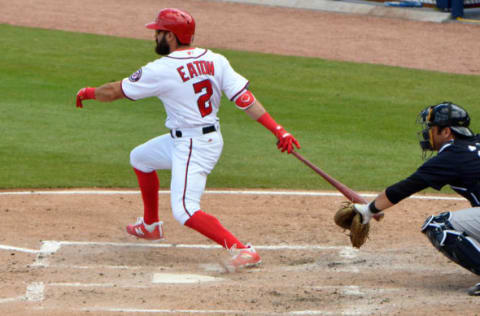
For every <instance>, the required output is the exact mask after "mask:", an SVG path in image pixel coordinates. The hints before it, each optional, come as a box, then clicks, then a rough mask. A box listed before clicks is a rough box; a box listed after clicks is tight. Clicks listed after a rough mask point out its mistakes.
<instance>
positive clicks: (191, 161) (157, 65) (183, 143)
mask: <svg viewBox="0 0 480 316" xmlns="http://www.w3.org/2000/svg"><path fill="white" fill-rule="evenodd" d="M247 86H248V81H247V80H246V79H245V78H244V77H242V76H241V75H239V74H238V73H236V72H235V71H234V70H233V69H232V67H231V66H230V63H229V62H228V60H227V59H226V58H225V57H223V56H222V55H219V54H216V53H213V52H211V51H210V50H206V49H201V48H191V49H186V50H179V51H174V52H172V53H171V54H169V55H168V56H165V57H163V58H160V59H157V60H155V61H153V62H151V63H149V64H147V65H146V66H144V67H142V68H141V69H139V70H138V71H137V72H135V73H134V74H132V75H131V76H130V77H129V78H125V79H123V80H122V89H123V92H124V94H125V96H126V97H127V98H129V99H132V100H137V99H141V98H146V97H152V96H156V97H158V98H159V99H160V100H161V101H162V102H163V105H164V106H165V110H166V112H167V120H166V123H165V125H166V127H167V128H169V129H171V130H173V131H172V133H170V134H164V135H161V136H158V137H155V138H153V139H151V140H149V141H147V142H145V143H144V144H141V145H139V146H137V147H136V148H134V149H133V150H132V152H131V153H130V163H131V165H132V166H133V167H134V168H135V169H137V170H140V171H143V172H147V173H148V172H152V171H154V170H159V169H170V170H171V171H172V172H171V174H172V178H171V182H170V202H171V207H172V212H173V215H174V217H175V219H176V220H177V221H178V222H180V223H181V224H184V223H185V222H186V221H187V220H188V219H189V218H190V217H191V216H192V215H193V214H194V213H195V212H197V211H198V210H200V199H201V196H202V195H203V192H204V190H205V185H206V182H207V175H208V174H209V173H210V172H211V171H212V169H213V168H214V167H215V165H216V163H217V161H218V159H219V158H220V155H221V153H222V148H223V139H222V134H221V132H220V128H219V123H218V118H217V112H218V109H219V106H220V99H221V96H222V91H223V92H224V93H225V95H226V96H227V97H228V98H229V99H230V100H234V99H235V98H236V97H237V96H238V95H240V94H241V93H242V92H243V91H244V90H245V89H246V88H247ZM212 125H213V126H214V127H215V128H214V129H212V128H208V130H207V132H204V128H207V127H208V126H210V127H211V126H212ZM176 132H181V133H179V134H177V133H176Z"/></svg>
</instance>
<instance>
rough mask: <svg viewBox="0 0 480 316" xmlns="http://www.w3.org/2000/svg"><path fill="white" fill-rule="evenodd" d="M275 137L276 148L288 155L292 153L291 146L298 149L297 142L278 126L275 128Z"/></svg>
mask: <svg viewBox="0 0 480 316" xmlns="http://www.w3.org/2000/svg"><path fill="white" fill-rule="evenodd" d="M275 136H277V138H278V142H277V148H278V149H280V150H281V151H282V153H283V152H285V151H287V152H288V153H289V154H291V153H292V151H293V149H294V148H293V145H294V144H295V146H296V147H297V148H298V149H300V144H299V143H298V141H297V140H296V139H295V137H293V135H291V134H290V133H287V131H286V130H285V129H284V128H283V127H282V126H280V125H278V126H277V128H276V132H275Z"/></svg>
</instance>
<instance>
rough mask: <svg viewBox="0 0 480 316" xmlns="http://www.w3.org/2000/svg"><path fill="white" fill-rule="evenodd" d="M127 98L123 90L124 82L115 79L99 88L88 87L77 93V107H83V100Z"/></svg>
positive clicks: (102, 100)
mask: <svg viewBox="0 0 480 316" xmlns="http://www.w3.org/2000/svg"><path fill="white" fill-rule="evenodd" d="M122 98H125V94H124V93H123V90H122V82H121V81H115V82H110V83H106V84H104V85H102V86H100V87H98V88H92V87H86V88H82V89H80V90H79V91H78V93H77V107H78V108H83V103H82V101H83V100H89V99H94V100H98V101H101V102H111V101H115V100H118V99H122Z"/></svg>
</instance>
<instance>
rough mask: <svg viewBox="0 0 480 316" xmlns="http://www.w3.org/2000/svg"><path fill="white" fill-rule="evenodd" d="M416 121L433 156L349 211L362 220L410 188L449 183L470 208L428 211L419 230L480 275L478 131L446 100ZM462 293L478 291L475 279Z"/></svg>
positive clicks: (410, 191) (423, 145) (422, 143)
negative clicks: (431, 213) (475, 132)
mask: <svg viewBox="0 0 480 316" xmlns="http://www.w3.org/2000/svg"><path fill="white" fill-rule="evenodd" d="M419 122H420V123H421V124H422V125H423V129H422V131H421V133H420V135H421V140H420V146H421V148H422V150H423V152H424V153H425V152H426V151H437V152H438V154H437V155H436V156H433V157H432V158H430V159H428V160H427V161H426V162H425V163H424V164H423V165H422V166H420V167H419V168H418V169H417V171H416V172H415V173H413V174H412V175H410V176H409V177H408V178H406V179H405V180H402V181H400V182H398V183H396V184H394V185H391V186H389V187H388V188H386V190H385V191H384V192H382V193H380V194H379V195H378V196H377V197H376V199H375V200H374V201H372V202H370V203H369V204H354V207H355V210H356V211H357V212H358V213H360V214H361V215H362V220H363V223H364V224H365V223H368V222H369V221H370V219H371V218H372V216H373V215H374V214H377V213H379V212H382V211H383V210H385V209H387V208H389V207H391V206H393V205H394V204H397V203H398V202H400V201H401V200H403V199H404V198H406V197H408V196H410V195H412V194H414V193H416V192H419V191H421V190H424V189H426V188H428V187H432V188H434V189H436V190H440V189H441V188H442V187H443V186H445V185H447V184H448V185H450V187H451V188H452V189H453V190H455V191H456V192H457V193H458V194H460V195H461V196H463V197H464V198H466V199H467V200H468V201H469V202H470V204H471V205H472V207H471V208H467V209H463V210H458V211H452V212H450V211H447V212H443V213H440V214H438V215H432V216H430V217H428V218H427V219H426V221H425V223H424V224H423V226H422V228H421V231H422V232H423V233H424V234H425V235H426V236H427V237H428V239H429V240H430V241H431V243H432V244H433V246H434V247H435V248H436V249H438V250H439V251H440V252H441V253H443V254H444V255H445V256H447V257H448V258H449V259H450V260H452V261H454V262H456V263H457V264H459V265H461V266H462V267H464V268H466V269H468V270H469V271H471V272H473V273H475V274H477V275H480V243H479V242H480V134H479V135H475V134H474V133H473V132H472V131H471V130H470V129H469V124H470V116H469V115H468V113H467V111H465V110H464V109H463V108H461V107H460V106H458V105H456V104H453V103H451V102H443V103H440V104H437V105H433V106H429V107H427V108H426V109H424V110H423V111H421V112H420V114H419ZM468 293H469V294H470V295H480V283H478V284H476V285H474V286H473V287H471V288H470V289H469V290H468Z"/></svg>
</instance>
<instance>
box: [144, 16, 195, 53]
mask: <svg viewBox="0 0 480 316" xmlns="http://www.w3.org/2000/svg"><path fill="white" fill-rule="evenodd" d="M146 27H147V28H148V29H152V30H161V31H170V32H173V34H175V36H176V37H177V38H178V41H179V42H180V43H182V44H186V45H188V44H190V43H191V42H192V40H193V35H194V34H195V20H194V19H193V17H192V16H191V15H190V14H188V13H187V12H185V11H182V10H179V9H174V8H167V9H163V10H161V11H160V12H159V13H158V15H157V18H156V19H155V21H154V22H151V23H148V24H147V25H146Z"/></svg>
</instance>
